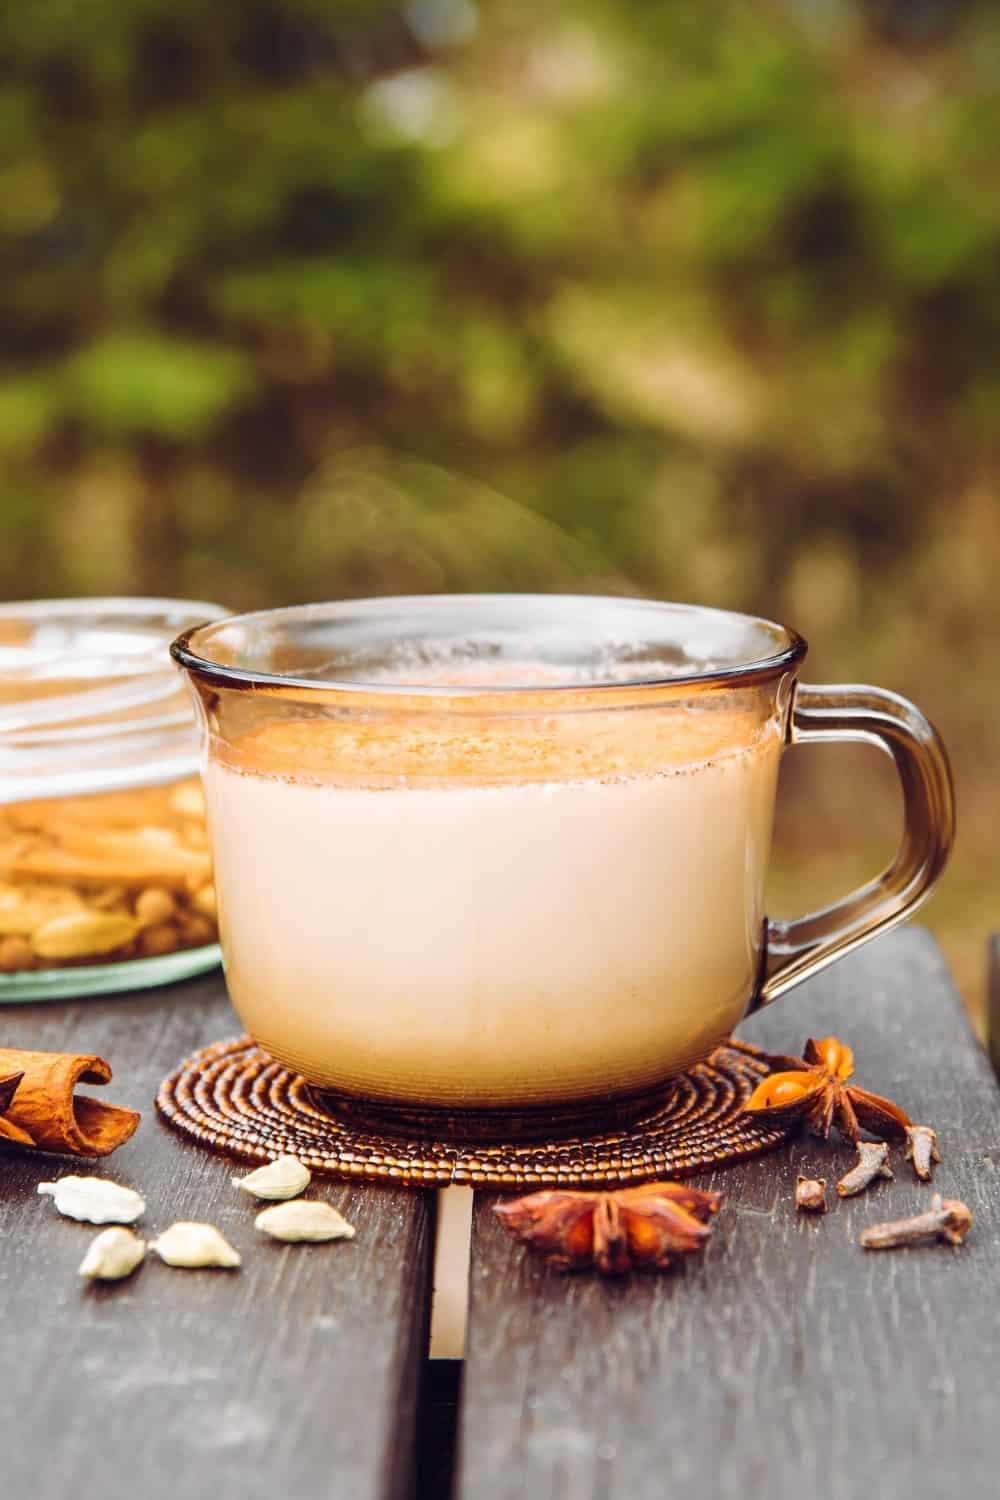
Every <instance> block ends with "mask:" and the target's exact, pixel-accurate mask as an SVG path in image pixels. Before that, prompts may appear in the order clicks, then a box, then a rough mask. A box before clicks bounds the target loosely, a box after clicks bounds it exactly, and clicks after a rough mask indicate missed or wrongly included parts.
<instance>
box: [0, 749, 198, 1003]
mask: <svg viewBox="0 0 1000 1500" xmlns="http://www.w3.org/2000/svg"><path fill="white" fill-rule="evenodd" d="M217 939H218V927H217V924H216V911H215V888H214V886H213V884H212V865H211V860H210V858H209V854H208V834H207V830H206V827H205V811H204V800H203V798H202V792H201V787H200V785H199V784H198V782H197V781H196V780H193V779H187V780H185V781H181V782H179V783H177V784H176V785H173V786H164V787H142V788H132V789H130V790H128V791H124V792H105V793H97V794H96V795H91V796H85V797H63V798H57V799H46V800H43V801H30V802H22V803H16V804H14V805H13V806H10V807H5V808H0V970H2V971H3V972H4V973H8V974H10V973H20V972H24V971H27V970H33V969H47V968H53V967H58V966H63V965H70V964H81V963H83V964H85V963H93V962H95V961H99V962H102V963H105V962H113V961H114V960H115V959H124V958H135V957H143V958H153V957H159V956H160V955H162V954H166V953H175V952H177V951H178V950H179V949H184V948H200V947H204V946H205V944H207V943H214V942H216V941H217Z"/></svg>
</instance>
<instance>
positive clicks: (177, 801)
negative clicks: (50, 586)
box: [0, 599, 224, 1003]
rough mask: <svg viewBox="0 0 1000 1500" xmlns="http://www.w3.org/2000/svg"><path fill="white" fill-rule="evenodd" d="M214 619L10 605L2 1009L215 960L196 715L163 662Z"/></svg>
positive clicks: (3, 672) (190, 609) (154, 605)
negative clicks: (189, 628)
mask: <svg viewBox="0 0 1000 1500" xmlns="http://www.w3.org/2000/svg"><path fill="white" fill-rule="evenodd" d="M223 613H224V611H222V610H220V609H219V608H218V607H217V606H215V605H208V604H192V603H189V602H185V601H174V600H164V599H75V600H73V599H71V600H58V599H56V600H38V601H33V602H31V603H26V604H6V605H0V1003H3V1002H5V1001H16V1000H30V999H53V998H56V997H57V996H61V995H82V994H87V993H105V994H106V993H111V992H113V991H121V990H129V989H137V988H141V987H143V986H145V985H148V984H159V983H164V982H166V981H168V980H173V979H181V978H184V977H186V976H188V975H191V974H195V973H198V972H201V971H203V970H205V969H208V968H211V967H213V966H214V965H215V964H216V963H218V961H219V947H218V927H217V921H216V909H215V889H214V886H213V882H212V862H211V856H210V853H209V847H208V832H207V828H206V823H205V805H204V799H203V797H202V791H201V783H200V780H199V778H198V749H197V738H196V734H195V728H194V720H193V715H192V711H191V705H190V702H189V700H188V697H187V694H186V691H185V689H184V685H183V683H182V682H181V680H180V678H179V676H178V674H177V672H176V670H175V668H174V666H173V664H172V662H171V660H170V656H169V650H168V648H169V645H170V642H171V640H172V639H173V637H174V636H175V635H176V633H177V631H178V629H179V628H181V627H182V626H183V624H184V623H185V622H190V621H192V620H204V619H207V618H211V619H218V618H219V617H220V616H221V615H222V614H223Z"/></svg>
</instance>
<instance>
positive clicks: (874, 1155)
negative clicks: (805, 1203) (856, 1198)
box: [837, 1141, 892, 1198]
mask: <svg viewBox="0 0 1000 1500" xmlns="http://www.w3.org/2000/svg"><path fill="white" fill-rule="evenodd" d="M876 1177H888V1178H889V1179H890V1180H891V1178H892V1168H891V1167H890V1166H889V1147H888V1145H887V1144H886V1142H885V1141H858V1159H857V1162H856V1163H855V1165H854V1166H853V1167H852V1168H851V1170H850V1171H849V1172H847V1173H846V1174H845V1175H844V1176H843V1177H842V1178H841V1179H840V1181H839V1182H838V1183H837V1193H838V1195H839V1197H841V1198H850V1197H852V1196H853V1194H855V1193H863V1192H864V1190H865V1188H866V1187H868V1185H869V1184H870V1183H872V1182H874V1181H875V1178H876Z"/></svg>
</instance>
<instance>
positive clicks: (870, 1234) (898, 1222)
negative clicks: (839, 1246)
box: [859, 1193, 972, 1250]
mask: <svg viewBox="0 0 1000 1500" xmlns="http://www.w3.org/2000/svg"><path fill="white" fill-rule="evenodd" d="M971 1226H972V1210H971V1209H970V1208H969V1207H968V1206H967V1205H966V1204H965V1203H962V1202H961V1200H960V1199H958V1198H945V1199H943V1200H942V1198H941V1195H940V1194H939V1193H935V1195H934V1198H933V1201H932V1203H931V1207H930V1208H929V1209H928V1210H927V1212H926V1213H922V1214H915V1215H914V1216H913V1217H912V1218H910V1219H892V1220H890V1221H889V1222H888V1223H886V1224H872V1225H871V1226H870V1227H869V1228H868V1229H866V1230H864V1231H863V1233H862V1234H861V1236H860V1239H859V1244H860V1245H862V1246H863V1248H864V1249H865V1250H896V1249H898V1248H899V1247H900V1246H903V1245H916V1244H920V1243H922V1242H923V1241H927V1240H945V1241H947V1243H948V1244H949V1245H961V1244H962V1242H963V1241H964V1239H965V1236H966V1235H967V1234H968V1232H969V1229H970V1228H971Z"/></svg>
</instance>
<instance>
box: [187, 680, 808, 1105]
mask: <svg viewBox="0 0 1000 1500" xmlns="http://www.w3.org/2000/svg"><path fill="white" fill-rule="evenodd" d="M780 752H781V736H780V729H779V726H778V725H777V723H776V722H774V721H771V722H768V723H765V724H764V725H762V724H761V722H760V719H759V717H753V716H751V715H749V714H747V715H745V716H744V715H741V714H737V713H736V712H735V711H730V710H727V709H725V708H721V709H714V710H713V709H700V708H698V707H697V706H694V707H692V708H691V709H690V710H684V709H678V708H670V709H668V710H666V711H656V710H648V711H637V712H634V713H622V712H618V713H607V714H602V713H600V712H597V713H592V714H590V715H589V716H588V715H586V714H577V715H572V714H567V715H552V716H551V717H545V718H542V717H535V718H531V717H526V718H524V720H523V721H520V720H518V718H517V717H516V716H508V717H507V718H504V719H500V718H497V719H492V720H491V719H485V718H484V719H483V720H482V722H477V721H476V720H474V719H469V718H468V717H466V718H462V717H461V716H457V715H443V714H442V715H438V716H435V715H433V714H426V715H423V716H420V715H409V716H406V717H405V718H404V717H402V716H401V717H399V718H398V719H397V721H396V722H393V721H392V720H391V719H387V718H386V717H384V716H383V717H381V718H379V719H373V720H372V721H371V722H367V723H366V722H359V720H358V719H357V718H354V719H346V718H345V720H344V721H342V722H341V721H338V720H336V719H334V718H315V719H308V718H297V719H295V720H276V721H274V722H271V723H265V724H263V725H262V726H259V727H257V728H256V729H254V730H251V731H250V732H248V733H247V734H246V735H245V736H243V737H242V738H241V739H237V740H236V741H235V743H233V744H230V745H220V744H218V743H216V744H214V745H213V747H212V751H211V758H210V762H209V765H208V767H207V769H206V790H207V794H208V803H209V814H210V818H211V823H212V831H213V841H214V847H215V869H216V882H217V888H218V893H219V905H220V924H221V929H222V937H223V944H224V948H225V952H226V969H227V978H228V982H229V987H230V990H231V993H232V996H233V999H234V1002H235V1004H236V1006H237V1009H238V1010H239V1012H240V1015H241V1017H242V1019H243V1021H244V1022H245V1024H246V1026H247V1027H248V1029H249V1030H250V1031H251V1032H252V1033H253V1035H254V1036H255V1037H256V1038H257V1040H258V1041H259V1042H260V1043H261V1045H262V1046H263V1047H265V1048H266V1049H267V1050H268V1051H270V1052H272V1053H273V1054H274V1056H275V1057H277V1058H278V1059H279V1060H280V1061H282V1062H283V1063H286V1064H288V1065H289V1066H291V1067H293V1068H295V1069H296V1070H298V1071H300V1072H302V1073H303V1074H305V1076H306V1077H307V1078H309V1079H310V1080H311V1081H312V1082H314V1083H319V1084H324V1085H326V1086H328V1087H331V1088H338V1089H341V1090H343V1091H346V1092H348V1093H352V1094H357V1095H363V1096H368V1097H371V1098H376V1099H379V1098H381V1099H383V1100H394V1101H398V1102H402V1103H405V1102H408V1101H427V1100H429V1099H436V1100H437V1101H439V1102H440V1103H442V1104H448V1103H452V1104H455V1105H456V1106H457V1105H461V1104H465V1105H468V1106H470V1107H471V1106H475V1105H477V1104H479V1105H503V1104H510V1105H517V1104H524V1105H528V1104H532V1103H536V1102H542V1101H549V1102H551V1101H553V1100H556V1099H560V1098H565V1099H585V1098H588V1097H600V1096H602V1095H607V1094H609V1093H614V1092H627V1091H637V1090H639V1089H641V1088H643V1087H647V1086H651V1085H652V1084H654V1083H656V1082H657V1081H659V1080H660V1079H661V1078H662V1077H663V1076H664V1074H665V1073H667V1072H668V1071H670V1070H671V1069H675V1068H679V1067H682V1066H684V1065H686V1064H687V1063H689V1062H691V1061H693V1060H694V1059H696V1058H697V1057H698V1056H699V1055H704V1053H705V1052H707V1051H708V1049H709V1048H710V1047H711V1046H712V1045H713V1044H714V1043H715V1042H716V1041H718V1040H719V1039H720V1038H721V1037H722V1036H723V1035H725V1034H726V1033H727V1032H728V1031H729V1030H730V1029H731V1028H732V1027H733V1026H734V1025H735V1024H736V1022H737V1021H738V1020H739V1018H740V1016H741V1014H742V1012H743V1010H744V1007H745V1004H746V1001H747V997H748V996H749V994H750V992H751V991H752V988H753V985H754V980H755V976H756V970H757V966H758V963H759V958H760V937H761V927H762V922H763V911H762V904H761V903H762V891H763V884H764V876H765V864H766V860H767V854H768V850H769V847H770V837H771V819H772V812H773V807H774V797H775V787H776V780H777V773H778V762H779V759H780ZM665 1060H667V1062H666V1065H665Z"/></svg>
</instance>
